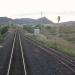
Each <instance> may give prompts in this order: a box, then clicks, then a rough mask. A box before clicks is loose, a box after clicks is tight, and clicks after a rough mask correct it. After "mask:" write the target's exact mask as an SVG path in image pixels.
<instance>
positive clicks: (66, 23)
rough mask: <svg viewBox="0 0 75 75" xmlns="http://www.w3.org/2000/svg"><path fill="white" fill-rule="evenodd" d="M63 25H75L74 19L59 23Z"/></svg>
mask: <svg viewBox="0 0 75 75" xmlns="http://www.w3.org/2000/svg"><path fill="white" fill-rule="evenodd" d="M60 24H61V25H63V26H75V21H68V22H62V23H60Z"/></svg>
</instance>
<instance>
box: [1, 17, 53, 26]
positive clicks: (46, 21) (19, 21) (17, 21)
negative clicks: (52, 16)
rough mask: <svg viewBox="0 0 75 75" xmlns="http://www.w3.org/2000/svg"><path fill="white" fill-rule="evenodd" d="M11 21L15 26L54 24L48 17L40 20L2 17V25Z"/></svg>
mask: <svg viewBox="0 0 75 75" xmlns="http://www.w3.org/2000/svg"><path fill="white" fill-rule="evenodd" d="M10 21H11V22H12V23H14V24H29V25H33V24H35V25H37V24H53V22H52V21H50V20H49V19H47V18H46V17H42V18H39V19H32V18H19V19H11V18H8V17H0V24H8V23H9V22H10Z"/></svg>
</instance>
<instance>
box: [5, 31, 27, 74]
mask: <svg viewBox="0 0 75 75" xmlns="http://www.w3.org/2000/svg"><path fill="white" fill-rule="evenodd" d="M6 75H27V72H26V64H25V58H24V54H23V48H22V43H21V38H20V34H19V32H18V31H17V32H16V33H15V37H14V41H13V46H12V51H11V55H10V60H9V65H8V70H7V74H6Z"/></svg>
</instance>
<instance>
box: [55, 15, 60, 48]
mask: <svg viewBox="0 0 75 75" xmlns="http://www.w3.org/2000/svg"><path fill="white" fill-rule="evenodd" d="M59 22H60V16H58V17H57V24H56V38H55V47H56V48H58V47H57V46H58V45H57V42H58V41H57V40H58V39H59V35H60V34H59V29H60V27H59Z"/></svg>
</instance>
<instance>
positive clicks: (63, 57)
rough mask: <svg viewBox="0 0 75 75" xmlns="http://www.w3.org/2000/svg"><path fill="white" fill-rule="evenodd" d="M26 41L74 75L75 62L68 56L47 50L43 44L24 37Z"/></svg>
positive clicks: (50, 49) (53, 50)
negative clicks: (50, 56) (53, 58)
mask: <svg viewBox="0 0 75 75" xmlns="http://www.w3.org/2000/svg"><path fill="white" fill-rule="evenodd" d="M24 37H25V39H26V40H27V41H30V42H32V43H33V44H34V45H36V46H37V47H39V48H41V49H42V50H43V51H45V52H47V53H48V54H50V55H52V56H53V57H55V58H56V59H57V60H58V61H59V62H60V63H62V64H63V65H64V66H65V67H66V68H68V69H69V70H70V71H72V72H73V74H75V60H73V59H71V57H69V56H68V55H64V54H63V53H61V52H58V51H56V50H55V49H52V48H48V47H46V46H44V45H43V44H41V43H39V42H37V41H35V40H33V39H32V38H30V37H27V36H24Z"/></svg>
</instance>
